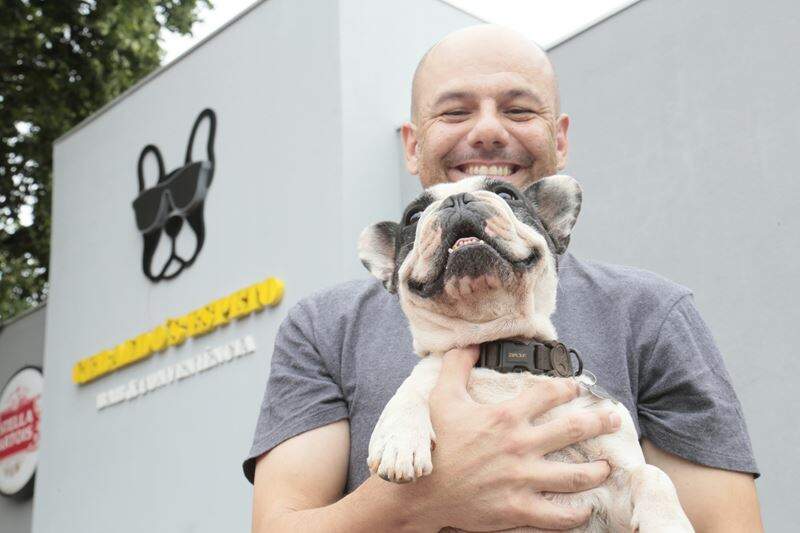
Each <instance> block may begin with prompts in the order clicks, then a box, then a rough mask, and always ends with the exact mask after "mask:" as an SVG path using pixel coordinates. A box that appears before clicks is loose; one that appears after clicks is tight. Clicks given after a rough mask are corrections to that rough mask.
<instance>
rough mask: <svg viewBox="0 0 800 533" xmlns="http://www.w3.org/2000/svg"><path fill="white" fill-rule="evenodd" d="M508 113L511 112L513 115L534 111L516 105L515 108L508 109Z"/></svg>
mask: <svg viewBox="0 0 800 533" xmlns="http://www.w3.org/2000/svg"><path fill="white" fill-rule="evenodd" d="M506 113H509V114H511V115H526V114H528V113H533V111H532V110H530V109H523V108H521V107H515V108H513V109H509V110H508V111H506Z"/></svg>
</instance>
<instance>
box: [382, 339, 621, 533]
mask: <svg viewBox="0 0 800 533" xmlns="http://www.w3.org/2000/svg"><path fill="white" fill-rule="evenodd" d="M477 358H478V349H477V347H470V348H467V349H463V350H452V351H450V352H448V353H447V354H446V355H445V356H444V361H443V366H442V371H441V374H440V376H439V382H438V383H437V385H436V388H435V389H434V390H433V392H432V394H431V398H430V411H431V420H432V422H433V427H434V430H435V431H436V435H437V441H436V448H435V450H434V453H433V464H434V468H433V473H432V474H431V475H430V476H428V477H424V478H421V479H419V480H417V481H416V482H415V483H413V484H411V485H407V486H405V487H403V488H406V489H407V492H408V493H409V497H411V498H412V499H413V500H414V502H415V504H416V506H415V508H416V512H417V513H419V518H421V519H422V522H423V523H425V524H426V525H428V526H433V529H432V530H438V528H441V527H445V526H452V527H457V528H460V529H466V530H469V531H490V530H498V529H506V528H511V527H517V526H534V527H540V528H545V529H556V530H559V529H569V528H573V527H576V526H578V525H580V524H582V523H584V522H585V521H586V520H587V519H588V518H589V516H590V514H591V509H589V508H586V509H572V508H568V507H563V506H558V505H556V504H554V503H552V502H549V501H547V500H545V499H544V498H542V497H541V496H540V495H538V494H537V491H549V492H578V491H583V490H587V489H590V488H593V487H596V486H597V485H599V484H600V483H602V482H603V481H604V480H605V479H606V477H607V476H608V474H609V471H610V470H609V466H608V464H607V463H606V462H605V461H598V462H594V463H585V464H566V463H556V462H550V461H546V460H545V459H544V456H545V455H546V454H547V453H549V452H552V451H555V450H560V449H561V448H564V447H565V446H568V445H570V444H574V443H577V442H580V441H583V440H586V439H588V438H591V437H595V436H597V435H600V434H603V433H610V432H612V431H615V430H616V429H618V428H619V425H620V420H619V416H618V415H616V414H614V413H612V412H611V411H588V412H583V413H576V414H571V415H568V416H565V417H563V418H559V419H557V420H553V421H551V422H548V423H545V424H542V425H540V426H533V425H531V423H530V420H531V419H533V418H534V417H536V416H538V415H540V414H542V413H544V412H546V411H548V410H550V409H552V408H553V407H555V406H557V405H560V404H562V403H565V402H568V401H570V400H572V399H573V398H575V397H576V396H577V394H578V387H577V385H576V384H575V383H574V382H573V381H572V380H566V379H563V380H562V379H559V380H552V381H549V382H548V383H545V384H543V385H542V386H541V387H537V388H536V390H535V391H525V392H522V393H521V394H520V395H519V396H517V397H516V398H514V399H512V400H510V401H507V402H504V403H500V404H496V405H482V404H478V403H476V402H475V401H473V400H472V399H471V398H470V397H469V395H468V393H467V389H466V384H467V381H468V379H469V374H470V371H471V370H472V368H473V366H474V364H475V362H476V361H477ZM401 493H402V491H398V494H401Z"/></svg>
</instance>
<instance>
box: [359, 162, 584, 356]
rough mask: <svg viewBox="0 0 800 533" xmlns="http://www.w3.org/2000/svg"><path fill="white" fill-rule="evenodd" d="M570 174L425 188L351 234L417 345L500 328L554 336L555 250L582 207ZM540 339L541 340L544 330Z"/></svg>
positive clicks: (470, 340) (447, 344)
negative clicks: (397, 211) (517, 182)
mask: <svg viewBox="0 0 800 533" xmlns="http://www.w3.org/2000/svg"><path fill="white" fill-rule="evenodd" d="M580 205H581V189H580V186H579V185H578V184H577V182H576V181H575V180H573V179H572V178H570V177H569V176H550V177H547V178H543V179H541V180H539V181H537V182H535V183H533V184H532V185H531V186H529V187H528V188H527V189H526V190H525V191H519V190H517V189H516V188H515V187H514V186H512V185H510V184H509V183H508V182H504V181H500V180H495V179H490V178H485V177H474V178H468V179H464V180H461V181H459V182H457V183H445V184H440V185H436V186H434V187H431V188H429V189H428V190H426V191H425V192H424V193H422V194H421V195H420V196H419V197H418V198H416V199H415V200H414V201H413V202H411V204H410V205H409V206H408V208H407V209H406V212H405V214H404V215H403V219H402V220H401V221H400V223H399V224H398V223H394V222H380V223H378V224H374V225H372V226H369V227H368V228H366V229H365V230H364V231H363V232H362V234H361V237H360V239H359V257H360V259H361V261H362V262H363V263H364V265H365V266H366V267H367V269H368V270H370V272H372V273H373V274H374V275H375V276H376V277H377V278H379V279H380V280H381V281H383V283H384V286H385V287H386V288H387V289H388V290H389V291H392V292H394V291H397V292H398V294H399V297H400V303H401V305H402V307H403V311H404V312H405V314H406V316H407V317H408V319H409V324H410V326H411V331H412V335H413V337H414V344H415V349H416V350H417V352H418V353H420V354H421V355H425V354H427V353H430V352H433V351H437V352H438V351H445V350H448V349H450V348H453V347H455V346H464V345H468V344H476V343H479V342H486V341H489V340H495V339H499V338H509V337H518V336H522V337H528V338H534V337H535V338H546V339H552V338H555V330H554V329H553V326H552V323H551V322H550V315H551V314H552V312H553V310H554V308H555V292H556V281H557V280H556V268H555V254H559V253H562V252H563V251H564V250H565V249H566V247H567V245H568V243H569V236H570V233H571V231H572V227H573V225H574V224H575V221H576V219H577V216H578V212H579V211H580ZM546 339H545V340H546Z"/></svg>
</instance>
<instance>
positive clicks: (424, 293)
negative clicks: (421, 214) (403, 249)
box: [408, 224, 540, 298]
mask: <svg viewBox="0 0 800 533" xmlns="http://www.w3.org/2000/svg"><path fill="white" fill-rule="evenodd" d="M449 233H450V238H449V239H447V241H446V242H445V241H443V242H442V246H441V251H440V253H439V254H438V256H437V257H436V258H435V259H434V262H435V264H436V266H437V268H435V271H436V272H438V273H437V275H436V276H435V277H433V278H432V279H429V280H427V281H419V280H415V279H413V278H409V279H408V288H409V290H410V291H411V292H413V293H415V294H417V295H418V296H421V297H423V298H432V297H435V296H437V295H439V294H441V293H442V292H443V291H444V286H445V284H446V283H447V282H448V280H450V279H452V278H462V277H470V278H477V277H480V276H484V275H491V276H496V277H497V278H498V279H499V280H500V281H501V282H505V281H506V280H508V279H509V278H510V277H511V276H512V275H513V274H514V273H517V274H521V273H524V272H526V271H528V270H529V269H530V268H532V267H533V266H534V265H535V264H536V262H537V261H538V260H539V257H540V254H539V252H538V251H537V250H536V249H533V250H532V251H531V253H530V255H528V256H527V257H525V258H524V259H514V258H512V257H510V256H509V252H508V251H507V250H506V249H505V247H504V246H502V245H501V243H499V242H498V241H497V240H495V239H494V238H492V237H489V236H488V235H486V233H485V232H484V230H483V228H478V227H474V226H473V225H471V224H469V225H466V226H463V227H460V228H455V229H454V230H453V231H450V232H449Z"/></svg>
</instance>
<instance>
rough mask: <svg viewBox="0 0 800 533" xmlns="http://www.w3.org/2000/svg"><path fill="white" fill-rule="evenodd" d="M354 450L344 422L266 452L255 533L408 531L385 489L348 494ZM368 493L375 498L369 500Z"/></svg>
mask: <svg viewBox="0 0 800 533" xmlns="http://www.w3.org/2000/svg"><path fill="white" fill-rule="evenodd" d="M349 448H350V426H349V423H348V422H347V420H341V421H339V422H334V423H333V424H330V425H327V426H323V427H321V428H317V429H313V430H311V431H308V432H306V433H302V434H300V435H298V436H296V437H293V438H291V439H289V440H287V441H285V442H283V443H281V444H279V445H278V446H276V447H275V448H273V449H272V450H271V451H270V452H269V453H267V454H265V455H264V456H262V457H261V458H260V459H259V461H258V463H257V465H256V475H255V483H254V491H253V532H254V533H262V532H264V533H265V532H280V531H287V532H288V531H292V532H293V531H308V532H314V531H320V532H321V531H326V532H334V533H335V532H337V531H342V532H346V531H347V532H349V531H352V532H358V531H376V528H375V526H374V524H383V525H384V526H385V527H386V531H393V530H397V531H399V530H402V526H403V517H402V514H401V512H400V510H398V509H396V508H395V507H396V502H392V501H391V500H389V499H388V498H387V497H386V496H388V495H387V494H386V493H385V491H384V492H383V493H381V491H380V490H364V489H360V490H359V491H355V492H353V493H352V494H350V495H349V496H348V497H346V498H342V492H343V491H344V486H345V481H346V479H347V463H348V457H347V456H348V451H349ZM378 481H379V483H384V482H383V481H382V480H378ZM367 484H370V481H367V483H365V484H364V485H367ZM385 484H386V485H387V486H388V485H389V484H388V483H385ZM364 485H362V487H364ZM369 488H372V487H369ZM375 488H376V489H381V488H383V487H380V486H377V487H375ZM365 492H369V493H371V497H369V498H363V495H364V493H365Z"/></svg>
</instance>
